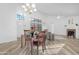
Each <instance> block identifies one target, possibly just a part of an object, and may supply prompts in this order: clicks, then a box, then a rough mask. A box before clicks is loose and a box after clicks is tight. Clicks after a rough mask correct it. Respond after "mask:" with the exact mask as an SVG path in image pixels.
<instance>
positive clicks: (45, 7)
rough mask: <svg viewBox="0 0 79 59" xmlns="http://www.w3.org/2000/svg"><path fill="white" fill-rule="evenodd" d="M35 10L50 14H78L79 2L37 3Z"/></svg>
mask: <svg viewBox="0 0 79 59" xmlns="http://www.w3.org/2000/svg"><path fill="white" fill-rule="evenodd" d="M36 7H37V10H38V11H39V12H41V13H43V14H46V15H51V16H79V3H38V4H36Z"/></svg>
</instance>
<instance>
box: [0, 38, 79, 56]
mask: <svg viewBox="0 0 79 59" xmlns="http://www.w3.org/2000/svg"><path fill="white" fill-rule="evenodd" d="M78 54H79V40H78V39H68V38H63V39H59V38H58V39H57V38H55V41H49V40H47V41H46V50H45V51H44V52H42V47H41V46H40V47H39V55H78ZM0 55H31V53H30V45H29V48H28V47H27V45H26V46H24V47H23V48H21V42H20V40H17V41H12V42H8V43H3V44H0ZM33 55H37V53H36V47H34V49H33Z"/></svg>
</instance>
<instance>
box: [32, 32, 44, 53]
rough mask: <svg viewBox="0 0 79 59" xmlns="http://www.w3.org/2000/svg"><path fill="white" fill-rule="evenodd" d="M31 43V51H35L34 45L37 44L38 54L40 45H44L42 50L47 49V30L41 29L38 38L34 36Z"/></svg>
mask: <svg viewBox="0 0 79 59" xmlns="http://www.w3.org/2000/svg"><path fill="white" fill-rule="evenodd" d="M31 44H32V45H31V47H32V48H31V52H32V51H33V47H34V46H37V54H39V46H40V45H41V46H42V51H43V52H44V50H45V32H44V31H41V32H40V33H39V34H38V36H37V38H32V41H31Z"/></svg>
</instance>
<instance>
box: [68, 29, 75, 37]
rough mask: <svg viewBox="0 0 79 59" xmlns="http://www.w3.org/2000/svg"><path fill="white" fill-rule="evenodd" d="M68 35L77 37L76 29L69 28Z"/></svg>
mask: <svg viewBox="0 0 79 59" xmlns="http://www.w3.org/2000/svg"><path fill="white" fill-rule="evenodd" d="M67 37H73V38H76V29H67Z"/></svg>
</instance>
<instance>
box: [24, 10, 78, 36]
mask: <svg viewBox="0 0 79 59" xmlns="http://www.w3.org/2000/svg"><path fill="white" fill-rule="evenodd" d="M30 17H31V18H40V19H41V20H42V22H43V23H45V24H46V26H45V27H43V28H48V31H49V32H52V33H54V34H58V35H67V34H66V30H67V27H66V25H68V20H69V16H60V18H59V19H57V16H52V15H48V14H45V13H41V12H40V11H37V12H36V13H33V14H32V15H30ZM31 18H29V17H28V18H26V22H25V23H26V25H30V21H27V20H28V19H29V20H31ZM74 20H75V21H74V22H75V24H76V23H78V22H79V16H76V17H75V19H74ZM78 24H79V23H78ZM27 27H29V26H27ZM27 27H26V28H27ZM52 27H53V28H52ZM76 30H77V31H76V37H77V38H79V33H78V32H79V26H77V27H76Z"/></svg>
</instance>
